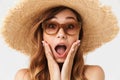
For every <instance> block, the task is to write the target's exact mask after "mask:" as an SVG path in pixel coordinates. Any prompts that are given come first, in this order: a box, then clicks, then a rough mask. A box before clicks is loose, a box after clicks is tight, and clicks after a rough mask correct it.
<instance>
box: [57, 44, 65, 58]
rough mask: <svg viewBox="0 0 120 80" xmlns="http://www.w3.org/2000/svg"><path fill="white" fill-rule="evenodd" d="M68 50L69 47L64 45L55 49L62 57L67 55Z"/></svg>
mask: <svg viewBox="0 0 120 80" xmlns="http://www.w3.org/2000/svg"><path fill="white" fill-rule="evenodd" d="M66 49H67V46H66V45H63V44H59V45H57V46H56V47H55V51H56V52H57V54H58V55H59V56H61V57H62V56H64V55H65V52H66Z"/></svg>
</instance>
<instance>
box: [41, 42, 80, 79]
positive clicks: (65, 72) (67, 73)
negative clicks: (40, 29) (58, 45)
mask: <svg viewBox="0 0 120 80" xmlns="http://www.w3.org/2000/svg"><path fill="white" fill-rule="evenodd" d="M43 45H44V49H45V55H46V58H47V61H48V68H49V72H50V78H51V80H70V78H71V71H72V65H73V60H74V56H75V54H76V51H77V49H78V47H79V45H80V40H78V41H76V42H74V43H73V45H72V47H71V49H70V51H69V53H68V55H67V57H66V59H65V61H64V63H63V66H62V69H61V72H60V68H59V65H58V63H57V62H56V61H55V59H54V57H53V54H52V51H51V49H50V47H49V45H48V44H47V42H45V41H43Z"/></svg>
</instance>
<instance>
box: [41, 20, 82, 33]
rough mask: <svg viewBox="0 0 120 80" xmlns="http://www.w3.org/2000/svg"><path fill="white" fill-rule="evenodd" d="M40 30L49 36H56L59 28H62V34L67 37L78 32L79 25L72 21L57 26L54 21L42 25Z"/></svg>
mask: <svg viewBox="0 0 120 80" xmlns="http://www.w3.org/2000/svg"><path fill="white" fill-rule="evenodd" d="M42 28H43V31H45V33H47V34H49V35H54V34H57V33H58V31H59V29H60V28H63V30H64V32H65V33H66V34H68V35H75V34H76V33H78V32H79V31H80V29H81V23H79V22H75V21H74V22H66V23H64V24H59V23H58V22H56V21H46V22H43V23H42Z"/></svg>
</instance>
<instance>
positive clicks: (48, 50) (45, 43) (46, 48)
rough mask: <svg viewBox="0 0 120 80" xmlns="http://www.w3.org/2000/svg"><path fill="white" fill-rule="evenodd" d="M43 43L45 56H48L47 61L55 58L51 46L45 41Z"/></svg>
mask: <svg viewBox="0 0 120 80" xmlns="http://www.w3.org/2000/svg"><path fill="white" fill-rule="evenodd" d="M42 43H43V46H44V50H45V55H46V57H47V59H50V58H53V55H52V51H51V49H50V47H49V44H48V43H47V42H45V41H42Z"/></svg>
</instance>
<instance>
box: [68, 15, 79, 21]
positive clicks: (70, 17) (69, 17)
mask: <svg viewBox="0 0 120 80" xmlns="http://www.w3.org/2000/svg"><path fill="white" fill-rule="evenodd" d="M66 19H73V20H75V21H76V20H77V19H76V18H75V17H72V16H68V17H66Z"/></svg>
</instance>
